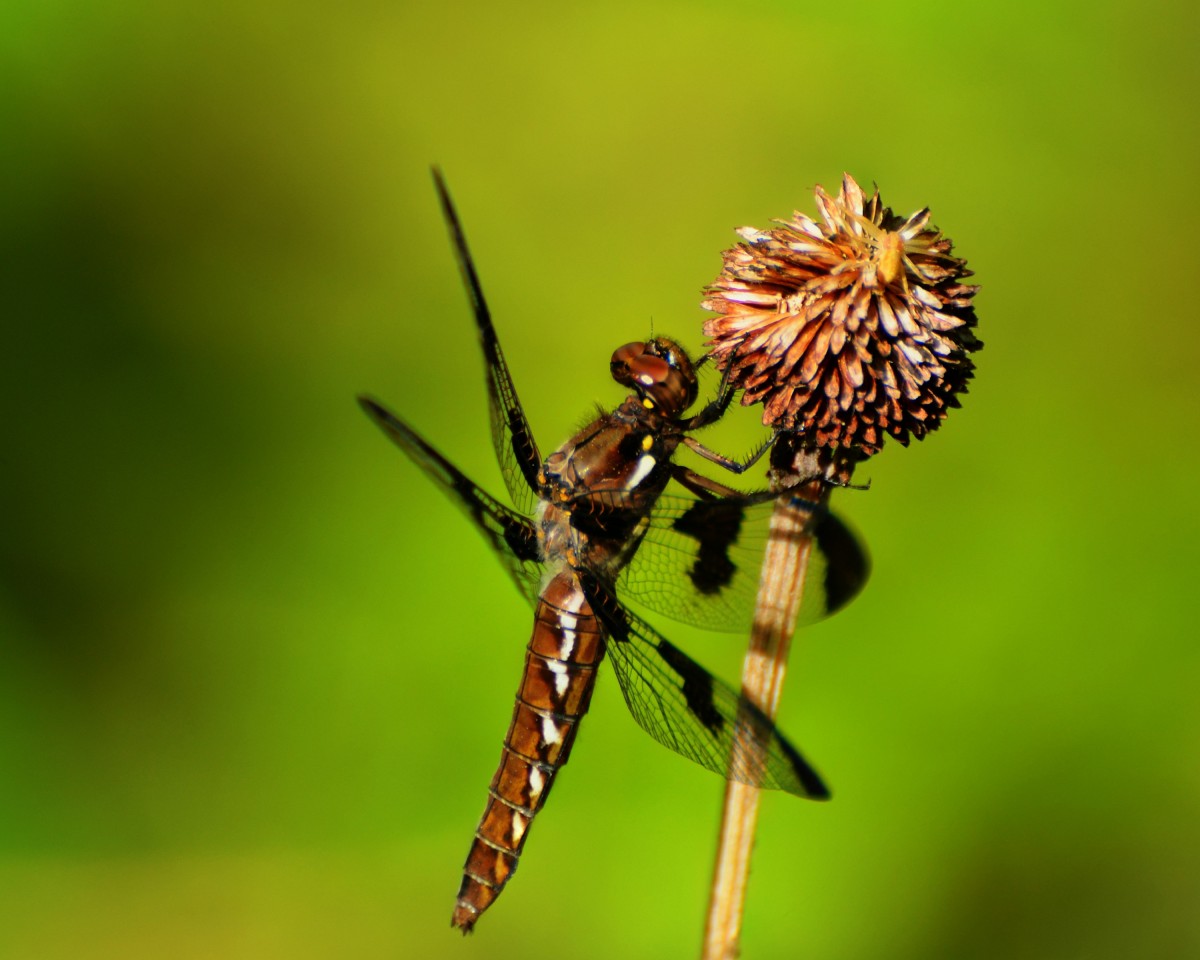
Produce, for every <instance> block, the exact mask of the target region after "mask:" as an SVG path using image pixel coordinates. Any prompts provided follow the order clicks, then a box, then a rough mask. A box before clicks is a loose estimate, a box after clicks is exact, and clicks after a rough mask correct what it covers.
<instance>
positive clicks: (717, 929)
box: [702, 438, 853, 960]
mask: <svg viewBox="0 0 1200 960" xmlns="http://www.w3.org/2000/svg"><path fill="white" fill-rule="evenodd" d="M815 457H819V459H820V460H821V461H823V462H820V463H818V462H816V459H815ZM771 460H772V467H773V469H772V471H771V473H772V478H771V479H772V485H773V487H774V488H775V489H777V490H781V489H785V488H789V487H791V488H793V493H794V496H791V497H787V498H781V499H780V500H778V501H777V502H776V504H775V511H774V513H773V514H772V515H771V527H770V535H769V538H768V541H767V548H766V552H765V553H764V555H763V565H762V574H761V577H760V580H759V590H758V598H757V603H756V606H755V611H754V626H753V628H752V630H751V634H750V644H749V647H748V649H747V650H746V659H745V661H744V663H743V666H742V693H743V695H744V696H745V697H746V698H747V699H748V700H749V701H750V702H752V703H753V704H754V705H755V706H757V707H758V708H759V709H760V710H762V711H763V713H765V714H766V715H767V716H768V717H769V718H771V719H774V718H775V714H776V712H777V710H778V707H779V697H780V694H781V692H782V690H783V680H784V675H785V674H786V672H787V658H788V653H789V651H790V650H791V641H792V634H793V633H794V631H795V626H796V616H797V614H798V613H799V611H800V607H801V605H802V603H803V600H804V582H805V578H806V576H807V573H808V563H809V558H810V557H811V555H812V547H813V538H812V535H811V532H810V531H811V524H812V519H813V515H814V514H813V505H814V504H815V505H816V509H823V508H824V506H825V504H826V502H827V500H828V497H829V490H830V487H829V485H828V484H827V483H826V482H825V479H824V478H825V477H829V478H831V479H836V480H838V481H841V482H845V481H847V480H848V479H849V475H850V471H851V470H852V469H853V468H852V466H851V465H850V464H849V463H847V462H844V461H839V459H838V458H836V457H834V458H832V460H833V461H834V462H830V459H828V458H827V457H824V456H820V455H819V454H818V455H814V454H813V452H811V451H802V450H800V449H799V448H795V447H792V446H791V445H790V444H789V443H788V442H787V441H786V440H785V439H782V438H781V440H780V441H779V443H777V444H776V449H775V450H773V451H772V457H771ZM814 476H815V477H818V478H819V479H815V480H814V479H809V480H808V481H807V482H803V483H801V485H800V486H798V487H794V484H795V482H796V481H797V480H798V479H800V478H812V477H814ZM797 498H800V499H802V500H804V501H807V504H799V503H797ZM738 737H739V738H743V737H750V733H749V731H748V730H746V729H745V728H741V729H739V731H738ZM741 745H742V746H743V747H744V748H748V749H752V750H754V749H757V750H760V751H761V750H762V745H761V744H758V743H757V742H754V743H749V744H747V743H746V742H745V741H744V740H742V741H741ZM758 801H759V790H758V788H757V787H754V786H751V785H749V784H745V783H739V782H737V781H734V780H730V781H729V782H728V783H727V784H726V788H725V808H724V811H723V813H722V816H721V832H720V839H719V841H718V845H717V860H716V866H715V868H714V870H713V883H712V890H711V893H710V897H709V908H708V922H707V924H706V927H705V931H704V952H703V954H702V957H703V960H734V958H736V957H737V956H738V955H739V952H740V948H739V941H740V938H741V928H742V913H743V910H744V905H745V901H746V883H747V879H748V877H749V873H750V854H751V851H752V850H753V847H754V835H755V830H756V828H757V825H758Z"/></svg>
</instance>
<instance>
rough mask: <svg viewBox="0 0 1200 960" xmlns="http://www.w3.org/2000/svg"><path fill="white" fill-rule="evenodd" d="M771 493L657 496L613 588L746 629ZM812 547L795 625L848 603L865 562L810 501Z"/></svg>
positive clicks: (852, 540) (672, 613)
mask: <svg viewBox="0 0 1200 960" xmlns="http://www.w3.org/2000/svg"><path fill="white" fill-rule="evenodd" d="M774 506H775V500H774V499H765V500H764V498H763V497H762V495H759V494H751V495H747V496H746V497H744V498H741V497H714V498H711V499H696V498H692V497H682V496H673V495H664V496H662V497H660V498H659V499H658V502H657V504H656V505H655V507H654V510H653V512H652V514H651V517H650V524H649V526H648V528H647V529H646V531H645V536H644V537H643V539H642V542H641V545H640V546H639V547H638V550H637V553H636V554H635V555H634V557H633V559H632V560H631V561H630V563H629V565H628V566H627V567H625V568H624V569H623V570H622V571H621V573H620V574H619V575H618V577H617V584H616V589H617V595H618V596H620V597H621V599H622V600H634V601H637V602H638V603H642V604H645V605H646V606H647V607H648V608H649V609H651V610H654V611H656V612H658V613H662V614H664V615H665V616H668V617H672V618H673V619H676V620H680V621H682V622H684V623H693V624H696V625H697V626H701V627H705V628H706V629H709V630H729V631H733V630H748V629H749V627H750V624H751V621H752V619H753V614H754V601H755V595H756V594H757V592H758V580H759V573H760V570H761V567H762V557H763V551H764V549H765V548H766V544H767V536H768V531H769V527H770V520H771V513H772V511H773V510H774ZM811 529H812V535H813V537H814V540H815V543H814V549H813V551H812V554H811V558H810V561H809V566H808V572H807V576H806V579H805V583H804V596H803V599H802V602H801V607H800V613H799V616H798V619H797V626H804V625H806V624H811V623H815V622H816V621H818V620H822V619H824V618H825V617H827V616H829V615H830V614H832V613H834V612H836V611H837V610H840V609H841V608H842V607H844V606H845V605H846V604H847V603H849V602H850V601H851V600H852V599H853V598H854V597H855V596H856V595H857V593H858V592H859V590H861V589H862V587H863V584H864V583H866V580H867V576H868V573H869V571H870V562H869V561H868V559H867V556H866V553H865V551H864V549H863V547H862V545H861V543H860V542H859V540H858V538H857V537H856V536H855V535H854V534H853V533H852V532H851V531H850V529H849V528H848V527H847V526H846V525H845V524H844V523H843V522H842V521H841V520H840V519H838V517H837V515H836V514H833V513H830V512H829V511H828V510H827V509H825V508H813V515H812V521H811Z"/></svg>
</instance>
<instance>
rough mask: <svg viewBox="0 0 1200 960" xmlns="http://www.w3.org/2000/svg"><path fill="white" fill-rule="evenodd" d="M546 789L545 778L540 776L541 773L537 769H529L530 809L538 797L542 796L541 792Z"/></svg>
mask: <svg viewBox="0 0 1200 960" xmlns="http://www.w3.org/2000/svg"><path fill="white" fill-rule="evenodd" d="M545 789H546V778H545V777H544V776H543V775H542V771H541V770H539V769H538V768H537V767H530V768H529V805H530V806H531V807H532V806H533V805H534V804H536V803H537V799H538V797H540V796H541V795H542V791H543V790H545Z"/></svg>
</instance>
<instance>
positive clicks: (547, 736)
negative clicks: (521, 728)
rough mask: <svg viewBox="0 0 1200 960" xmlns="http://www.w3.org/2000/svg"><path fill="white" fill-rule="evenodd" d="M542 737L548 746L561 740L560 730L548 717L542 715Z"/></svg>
mask: <svg viewBox="0 0 1200 960" xmlns="http://www.w3.org/2000/svg"><path fill="white" fill-rule="evenodd" d="M542 739H543V740H544V741H545V742H546V743H547V744H549V745H550V746H553V745H554V744H556V743H559V742H561V741H562V731H561V730H559V729H558V727H556V726H555V725H554V721H553V720H551V719H550V718H549V717H542Z"/></svg>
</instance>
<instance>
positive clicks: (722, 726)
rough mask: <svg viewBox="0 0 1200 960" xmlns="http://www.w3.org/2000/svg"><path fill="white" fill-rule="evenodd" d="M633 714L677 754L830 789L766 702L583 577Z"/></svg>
mask: <svg viewBox="0 0 1200 960" xmlns="http://www.w3.org/2000/svg"><path fill="white" fill-rule="evenodd" d="M584 582H585V587H584V589H585V591H586V592H587V593H588V599H589V602H590V603H591V604H592V608H593V609H594V610H595V611H596V612H597V614H598V615H599V616H600V619H601V622H602V623H603V624H604V627H605V631H606V634H607V636H608V648H607V649H608V656H609V659H610V660H611V661H612V664H613V670H614V672H615V673H616V675H617V681H618V683H619V684H620V686H621V693H622V694H623V695H624V697H625V703H626V704H627V705H628V706H629V712H630V713H632V714H633V718H634V720H636V721H637V723H638V725H639V726H640V727H641V728H642V729H643V730H645V731H646V732H647V733H648V734H650V736H652V737H653V738H654V739H655V740H657V741H658V742H659V743H661V744H662V745H663V746H665V747H667V748H668V749H670V750H674V751H675V752H676V753H678V754H679V755H680V756H684V757H687V758H688V759H689V760H692V761H694V762H696V763H698V764H700V765H701V766H702V767H706V768H707V769H709V770H711V771H713V772H714V773H717V774H720V775H721V776H723V777H725V778H726V779H729V780H737V781H740V782H742V783H748V784H751V785H753V786H756V787H762V788H764V789H774V790H784V791H786V792H788V793H793V794H796V795H797V796H800V797H808V798H809V799H813V800H824V799H827V798H828V797H829V790H828V789H827V788H826V786H825V784H824V783H823V782H822V781H821V778H820V776H818V775H817V773H816V771H814V770H813V768H812V767H811V766H809V765H808V763H807V761H805V759H804V758H803V757H802V756H801V755H800V752H799V751H798V750H797V749H796V748H795V747H793V746H792V745H791V744H790V743H789V742H788V741H787V740H786V739H784V737H783V735H782V734H780V732H779V731H778V730H777V729H776V728H775V724H774V723H772V722H771V720H769V719H768V718H767V716H766V714H764V713H763V712H762V711H761V710H759V709H758V708H757V707H755V706H754V705H753V704H752V703H751V702H750V701H749V700H747V699H746V698H745V697H743V696H741V695H740V694H738V693H736V692H735V691H734V690H732V689H731V688H730V687H729V686H727V685H726V684H724V683H723V682H721V681H720V680H718V679H717V678H716V677H714V676H713V675H712V674H711V673H709V672H708V671H707V670H705V669H704V668H703V667H702V666H700V665H699V664H698V663H696V661H694V660H692V659H691V658H690V657H688V656H687V654H685V653H684V652H683V651H682V650H680V649H679V648H678V647H676V646H675V645H674V644H672V643H671V642H670V641H669V640H667V638H666V637H664V636H663V635H662V634H660V633H659V632H658V631H656V630H655V629H654V628H653V627H651V626H650V625H649V624H648V623H646V622H645V621H644V620H641V619H639V618H638V617H636V616H634V615H633V614H632V613H630V612H629V611H628V610H626V609H625V608H624V607H623V606H621V604H620V603H618V602H617V601H616V599H615V598H614V597H612V595H611V594H609V593H608V592H607V591H606V590H605V589H604V588H603V587H602V586H601V585H600V584H599V583H597V582H596V581H595V580H593V579H590V578H584Z"/></svg>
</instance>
